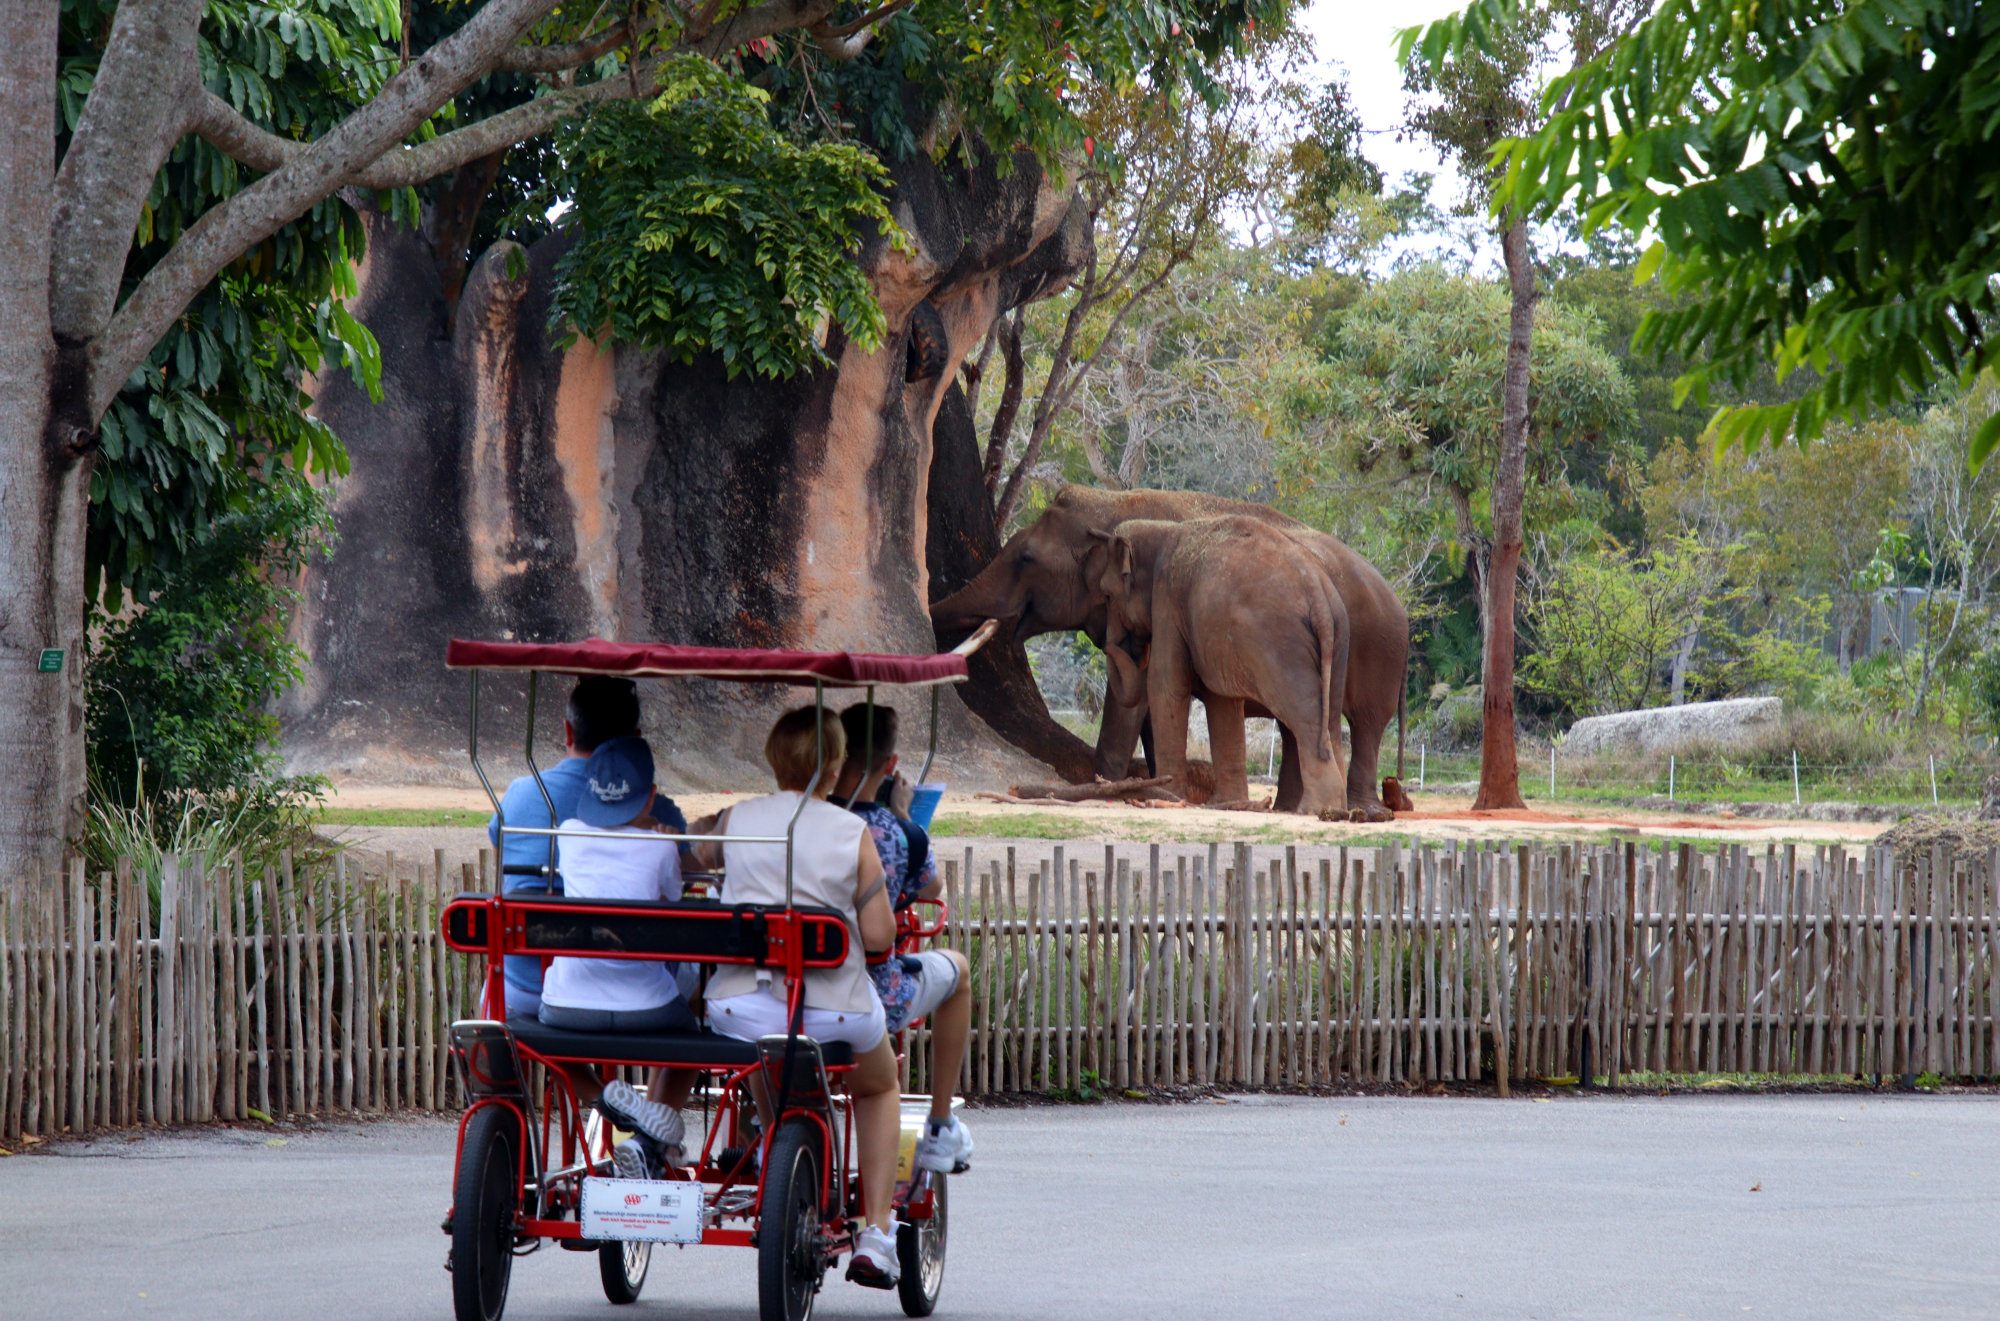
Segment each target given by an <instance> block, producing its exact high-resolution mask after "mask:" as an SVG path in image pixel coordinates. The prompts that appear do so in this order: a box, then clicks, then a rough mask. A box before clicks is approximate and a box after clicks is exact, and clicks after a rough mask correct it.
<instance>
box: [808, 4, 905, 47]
mask: <svg viewBox="0 0 2000 1321" xmlns="http://www.w3.org/2000/svg"><path fill="white" fill-rule="evenodd" d="M912 2H913V0H890V3H888V4H886V5H878V6H877V7H876V8H874V9H871V10H869V11H868V12H867V13H865V14H863V15H862V16H861V17H860V18H857V19H855V20H854V21H853V22H852V23H842V24H840V25H839V26H838V27H836V26H834V25H833V24H831V23H827V22H819V23H815V24H813V25H812V28H811V32H812V39H813V42H814V43H815V44H816V45H818V47H819V48H820V49H821V50H822V51H825V52H826V54H827V55H828V56H829V57H830V58H832V59H836V60H841V61H846V60H851V59H853V58H854V57H855V56H857V55H859V54H860V53H861V52H862V51H863V50H865V49H867V47H868V42H869V40H870V39H871V38H873V37H874V35H875V25H876V24H877V23H879V22H881V21H882V20H883V19H885V18H887V17H889V16H890V15H891V14H894V13H896V12H898V11H899V10H903V9H908V8H909V7H910V5H911V3H912Z"/></svg>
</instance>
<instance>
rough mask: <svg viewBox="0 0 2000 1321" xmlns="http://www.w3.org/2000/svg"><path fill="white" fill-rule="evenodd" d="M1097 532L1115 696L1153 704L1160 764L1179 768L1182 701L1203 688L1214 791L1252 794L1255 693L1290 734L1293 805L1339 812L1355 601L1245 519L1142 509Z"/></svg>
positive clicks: (1277, 531)
mask: <svg viewBox="0 0 2000 1321" xmlns="http://www.w3.org/2000/svg"><path fill="white" fill-rule="evenodd" d="M1098 539H1099V540H1100V541H1101V543H1102V546H1103V549H1102V550H1099V551H1093V552H1092V553H1091V555H1090V556H1088V557H1087V573H1088V574H1089V576H1090V577H1091V578H1092V579H1093V580H1094V581H1096V582H1097V584H1098V590H1099V592H1100V593H1101V594H1102V596H1103V597H1104V600H1105V607H1106V613H1105V625H1106V634H1105V648H1104V654H1105V656H1106V657H1107V658H1108V659H1109V661H1110V668H1111V681H1110V685H1109V686H1110V695H1111V697H1112V698H1113V699H1114V700H1115V701H1116V702H1117V703H1118V704H1120V705H1124V706H1136V705H1138V704H1139V703H1141V702H1144V703H1145V705H1146V707H1147V710H1148V711H1149V712H1150V713H1151V715H1152V720H1153V736H1154V741H1155V747H1156V748H1157V750H1158V754H1159V767H1158V769H1159V772H1160V773H1161V774H1164V775H1171V776H1174V777H1176V779H1177V780H1178V779H1180V778H1182V777H1184V775H1185V773H1186V766H1187V730H1188V706H1189V704H1190V703H1191V702H1192V701H1193V700H1194V699H1195V698H1197V697H1199V698H1200V699H1201V700H1202V702H1203V704H1204V705H1205V706H1206V707H1207V708H1208V712H1209V739H1210V744H1211V748H1212V751H1211V757H1212V759H1213V762H1214V773H1215V794H1216V796H1217V797H1218V798H1221V799H1224V800H1233V799H1243V798H1247V797H1248V796H1249V793H1250V786H1249V778H1248V775H1247V770H1246V767H1245V766H1244V748H1243V707H1244V704H1245V703H1246V702H1251V701H1254V702H1256V703H1257V704H1258V705H1259V706H1261V707H1262V708H1263V709H1264V710H1266V711H1268V712H1270V713H1271V714H1272V715H1273V716H1274V717H1275V718H1276V719H1277V720H1278V722H1279V723H1280V724H1281V725H1283V726H1284V727H1285V728H1286V729H1289V730H1291V731H1292V734H1293V736H1294V738H1295V740H1296V747H1297V753H1298V755H1297V756H1296V758H1295V761H1296V763H1297V767H1298V773H1299V780H1300V797H1299V801H1298V804H1297V810H1299V811H1302V812H1308V813H1314V814H1317V813H1321V812H1327V813H1333V814H1336V815H1340V816H1345V815H1346V814H1347V768H1346V766H1345V765H1343V764H1342V758H1341V752H1340V706H1339V702H1340V695H1341V694H1342V693H1343V692H1344V691H1345V690H1346V686H1347V663H1348V658H1347V653H1348V619H1347V607H1346V605H1345V603H1344V602H1342V601H1341V599H1340V595H1339V593H1337V592H1335V591H1334V590H1333V584H1332V582H1331V580H1330V579H1329V578H1328V576H1327V574H1326V571H1325V570H1324V569H1322V568H1321V567H1320V563H1319V561H1318V559H1317V558H1315V557H1314V555H1313V553H1312V551H1311V549H1310V548H1309V547H1307V546H1305V545H1303V544H1301V543H1300V542H1299V541H1298V540H1297V539H1295V538H1293V537H1291V536H1289V535H1288V534H1287V532H1286V530H1285V529H1283V528H1280V527H1276V526H1274V525H1272V524H1271V523H1268V522H1266V521H1263V520H1261V519H1254V518H1245V517H1243V516H1241V515H1224V516H1222V517H1220V518H1196V519H1189V520H1188V521H1186V522H1181V523H1169V522H1163V521H1159V520H1151V519H1134V520H1129V521H1127V522H1124V523H1120V524H1119V525H1118V526H1117V527H1116V528H1115V529H1113V530H1112V531H1111V532H1109V533H1102V534H1099V537H1098ZM1141 657H1143V659H1144V664H1143V665H1142V664H1141V663H1140V658H1141Z"/></svg>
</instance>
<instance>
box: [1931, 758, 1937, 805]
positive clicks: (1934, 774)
mask: <svg viewBox="0 0 2000 1321" xmlns="http://www.w3.org/2000/svg"><path fill="white" fill-rule="evenodd" d="M1930 760H1931V806H1932V807H1936V806H1937V805H1938V792H1937V754H1936V753H1935V752H1933V753H1932V754H1931V757H1930Z"/></svg>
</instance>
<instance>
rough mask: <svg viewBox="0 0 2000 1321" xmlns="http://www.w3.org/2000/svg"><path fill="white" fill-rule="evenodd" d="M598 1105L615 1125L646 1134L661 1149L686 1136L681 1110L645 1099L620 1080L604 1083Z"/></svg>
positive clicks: (670, 1148) (676, 1142)
mask: <svg viewBox="0 0 2000 1321" xmlns="http://www.w3.org/2000/svg"><path fill="white" fill-rule="evenodd" d="M597 1108H598V1110H599V1111H601V1112H602V1113H603V1115H604V1117H605V1118H606V1119H608V1120H610V1121H611V1122H612V1123H614V1124H616V1125H618V1127H620V1128H622V1129H625V1130H626V1131H628V1132H631V1133H643V1134H645V1135H646V1136H647V1137H649V1138H651V1139H652V1140H653V1142H654V1143H655V1144H656V1146H657V1147H658V1148H659V1149H660V1150H662V1151H670V1150H672V1149H674V1148H676V1147H679V1146H680V1145H681V1143H682V1140H683V1139H685V1138H686V1137H687V1121H685V1120H683V1119H682V1118H681V1112H680V1111H678V1110H670V1109H668V1108H667V1107H666V1106H663V1105H661V1104H660V1103H659V1102H658V1101H648V1100H647V1099H646V1098H645V1097H643V1096H641V1095H639V1093H638V1092H636V1091H634V1090H633V1089H632V1084H630V1083H628V1082H626V1081H624V1080H623V1079H619V1080H617V1081H614V1082H608V1083H606V1084H605V1085H604V1094H603V1095H602V1096H600V1097H598V1098H597Z"/></svg>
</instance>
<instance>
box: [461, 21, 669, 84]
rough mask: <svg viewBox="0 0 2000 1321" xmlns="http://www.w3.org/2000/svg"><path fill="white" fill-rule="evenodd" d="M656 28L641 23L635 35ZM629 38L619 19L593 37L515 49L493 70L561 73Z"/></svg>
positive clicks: (614, 47) (585, 62) (630, 32)
mask: <svg viewBox="0 0 2000 1321" xmlns="http://www.w3.org/2000/svg"><path fill="white" fill-rule="evenodd" d="M657 26H658V24H657V23H642V24H640V25H639V29H638V35H641V36H643V35H644V34H646V33H647V32H650V31H652V30H653V29H654V28H655V27H657ZM632 35H633V29H632V27H631V25H630V24H628V23H627V22H626V21H625V20H624V19H619V20H618V21H617V22H616V23H613V24H612V25H611V26H610V27H608V28H606V29H604V31H602V32H600V33H598V34H597V35H596V36H594V37H583V38H581V39H579V40H576V41H564V42H558V43H555V44H553V45H548V46H517V47H515V48H514V49H513V50H510V51H508V52H507V53H506V54H505V55H503V56H501V57H500V62H499V63H498V64H496V65H494V66H493V67H494V68H495V69H498V70H505V71H507V72H510V73H561V72H563V71H564V70H566V69H575V68H578V67H580V66H582V65H585V64H588V63H590V62H591V61H592V60H594V59H597V58H598V57H599V56H602V55H608V54H610V53H611V52H612V51H614V50H616V49H617V48H618V47H619V45H620V44H621V43H623V42H624V41H626V40H628V39H629V38H630V37H631V36H632Z"/></svg>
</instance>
